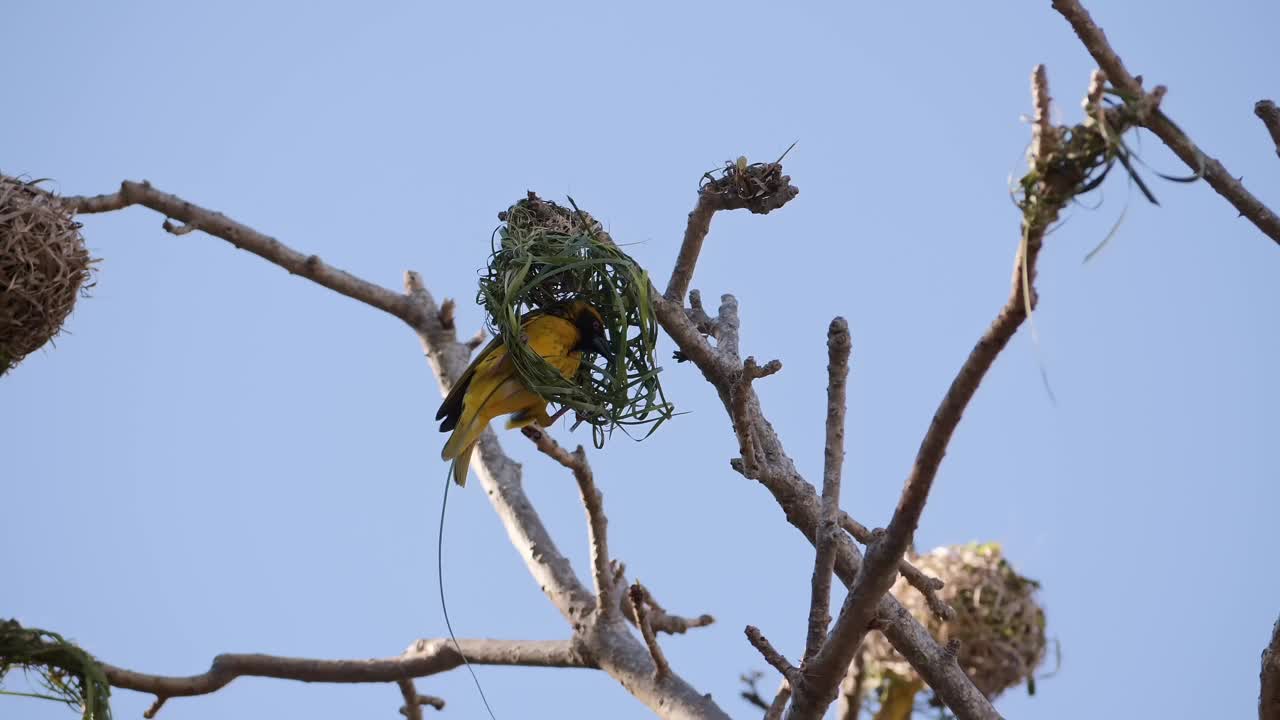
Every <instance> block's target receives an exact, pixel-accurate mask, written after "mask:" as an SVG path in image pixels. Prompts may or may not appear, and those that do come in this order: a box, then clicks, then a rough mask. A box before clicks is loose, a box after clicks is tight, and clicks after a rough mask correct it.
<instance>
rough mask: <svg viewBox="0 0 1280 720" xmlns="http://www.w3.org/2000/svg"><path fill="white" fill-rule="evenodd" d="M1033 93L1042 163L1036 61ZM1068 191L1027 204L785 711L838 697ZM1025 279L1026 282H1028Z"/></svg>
mask: <svg viewBox="0 0 1280 720" xmlns="http://www.w3.org/2000/svg"><path fill="white" fill-rule="evenodd" d="M1032 98H1033V103H1034V105H1035V107H1036V115H1037V129H1036V130H1035V131H1034V132H1035V135H1036V142H1035V143H1034V145H1033V157H1032V158H1031V163H1032V167H1043V166H1045V165H1046V164H1047V163H1048V162H1049V157H1050V155H1051V154H1052V153H1053V152H1054V151H1055V150H1056V147H1057V142H1056V133H1055V132H1054V130H1053V129H1052V128H1051V127H1048V126H1047V125H1048V123H1047V117H1048V113H1049V88H1048V81H1047V79H1046V77H1045V73H1044V68H1043V66H1037V67H1036V69H1035V72H1034V73H1033V74H1032ZM1041 121H1043V127H1042V122H1041ZM1069 199H1070V197H1069V196H1060V195H1056V194H1051V193H1049V191H1048V190H1046V195H1045V197H1044V198H1043V199H1042V202H1041V203H1040V204H1037V205H1036V206H1035V208H1034V211H1031V210H1028V211H1027V215H1026V216H1025V217H1024V219H1023V228H1022V237H1023V242H1022V243H1021V244H1020V245H1019V247H1018V253H1017V256H1016V258H1015V261H1014V273H1013V283H1012V285H1013V289H1012V292H1011V293H1010V294H1009V298H1008V300H1006V301H1005V304H1004V307H1002V308H1001V309H1000V312H999V313H998V314H997V315H996V319H995V321H994V322H992V324H991V327H990V328H988V329H987V332H986V333H984V334H983V336H982V337H981V338H980V339H979V340H978V344H977V345H975V346H974V348H973V350H972V351H970V353H969V357H968V358H967V359H966V360H965V362H964V365H962V366H961V368H960V372H959V373H957V374H956V377H955V379H954V380H952V382H951V387H950V388H948V389H947V394H946V395H945V396H944V397H943V398H942V403H941V404H940V405H939V406H938V410H937V411H936V412H935V413H934V416H933V421H932V422H931V423H930V424H929V430H928V432H926V433H925V436H924V440H923V441H922V442H921V443H920V449H919V450H918V451H917V452H916V460H915V464H914V466H913V467H912V469H911V474H910V475H909V476H908V477H907V482H906V486H905V487H903V489H902V496H901V497H900V498H899V500H898V507H897V508H896V509H895V510H894V512H893V517H892V519H890V521H889V527H888V529H887V530H886V531H885V532H884V534H883V536H881V537H880V538H874V537H873V539H872V541H871V542H870V543H869V544H868V545H867V555H866V558H865V559H864V560H863V563H862V566H861V567H860V568H859V570H858V576H857V578H856V579H855V580H854V583H853V585H852V586H851V587H850V588H849V593H848V595H846V596H845V601H844V605H843V606H842V607H841V608H840V614H839V615H838V616H837V617H836V620H835V623H833V624H832V627H831V634H830V636H829V637H828V639H827V642H826V643H824V644H823V646H822V649H821V650H819V651H818V655H817V657H815V658H814V661H813V663H812V665H811V666H809V667H807V668H806V673H805V674H804V676H803V677H802V678H801V680H800V682H799V684H797V685H796V686H795V688H794V693H793V695H792V699H791V711H790V713H788V718H791V720H801V719H803V718H816V717H819V716H821V714H822V713H823V712H824V711H825V710H826V708H827V706H829V705H830V704H831V703H832V702H833V701H834V700H835V698H836V692H837V688H838V686H839V683H840V680H841V679H842V678H843V677H844V676H845V674H846V673H847V672H848V668H849V664H850V663H851V662H852V661H853V657H854V654H855V653H856V652H857V651H858V648H859V647H860V646H861V644H862V638H863V637H865V635H866V633H867V630H868V628H869V626H870V623H871V621H872V619H873V618H874V617H875V615H876V612H877V608H878V606H879V605H880V601H881V599H882V598H883V597H885V595H886V594H887V593H888V592H889V589H890V588H891V587H893V583H894V580H896V579H897V574H898V572H897V571H898V565H899V563H900V562H901V560H902V557H903V554H904V553H905V552H906V551H907V549H908V548H909V547H910V546H911V540H912V538H913V536H914V535H915V531H916V527H917V526H918V525H919V524H920V516H921V514H922V513H923V512H924V506H925V503H926V502H928V499H929V491H930V490H931V489H932V488H933V480H934V478H935V477H936V476H937V474H938V468H939V467H940V466H941V465H942V458H943V456H944V455H945V454H946V451H947V445H948V444H950V442H951V436H952V435H953V434H954V432H955V429H956V427H957V426H958V425H959V424H960V418H961V417H962V416H963V415H964V410H965V408H966V407H968V405H969V401H970V400H972V399H973V395H974V393H976V392H977V390H978V386H979V385H980V384H981V383H982V379H983V378H984V377H985V376H986V374H987V371H988V370H990V369H991V365H992V364H993V363H994V362H995V359H996V357H997V356H998V355H999V354H1000V351H1001V350H1003V349H1004V348H1005V346H1006V345H1008V343H1009V340H1010V339H1012V338H1013V335H1014V333H1015V332H1017V330H1018V328H1019V327H1020V326H1021V325H1022V323H1023V321H1024V320H1026V318H1027V311H1028V309H1030V308H1033V307H1034V306H1035V304H1036V294H1035V289H1034V282H1035V276H1036V273H1035V265H1036V259H1037V258H1038V257H1039V254H1040V248H1041V245H1042V244H1043V239H1044V233H1045V231H1046V230H1047V229H1048V228H1049V226H1050V225H1052V224H1053V222H1054V221H1055V220H1056V219H1057V217H1058V213H1059V211H1060V210H1061V209H1062V206H1063V205H1065V203H1066V202H1067V201H1068V200H1069ZM1024 281H1025V282H1026V283H1027V284H1026V285H1025V286H1024ZM1024 293H1025V295H1024Z"/></svg>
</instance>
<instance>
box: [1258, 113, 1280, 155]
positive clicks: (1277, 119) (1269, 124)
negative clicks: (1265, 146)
mask: <svg viewBox="0 0 1280 720" xmlns="http://www.w3.org/2000/svg"><path fill="white" fill-rule="evenodd" d="M1253 114H1254V115H1257V116H1258V119H1259V120H1261V121H1262V124H1263V125H1264V126H1265V127H1266V128H1267V132H1268V133H1270V134H1271V142H1272V143H1273V144H1274V145H1275V146H1276V155H1277V156H1280V108H1277V107H1276V104H1275V103H1274V102H1272V101H1270V100H1259V101H1258V103H1257V104H1256V105H1254V106H1253Z"/></svg>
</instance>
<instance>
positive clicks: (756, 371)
mask: <svg viewBox="0 0 1280 720" xmlns="http://www.w3.org/2000/svg"><path fill="white" fill-rule="evenodd" d="M781 369H782V362H781V361H779V360H770V361H769V362H767V363H765V365H764V367H761V366H760V365H757V364H756V359H755V358H754V357H749V358H747V359H746V360H745V361H744V362H743V363H742V370H741V371H740V372H739V373H738V379H737V381H736V382H735V383H734V384H733V387H732V389H731V390H730V391H729V397H730V398H731V411H730V416H731V417H732V419H733V431H734V432H735V433H736V434H737V436H738V452H739V453H740V454H741V455H742V464H743V466H744V467H746V468H747V472H749V473H750V472H754V471H755V467H756V451H755V440H753V439H752V437H751V426H752V420H751V414H750V412H749V410H748V406H747V402H748V400H749V399H750V397H751V383H752V382H753V381H755V380H759V379H760V378H762V377H768V376H769V375H773V374H774V373H776V372H778V371H779V370H781ZM748 477H750V475H748Z"/></svg>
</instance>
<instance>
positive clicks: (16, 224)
mask: <svg viewBox="0 0 1280 720" xmlns="http://www.w3.org/2000/svg"><path fill="white" fill-rule="evenodd" d="M92 263H93V260H92V259H91V258H90V257H89V252H88V251H87V250H85V247H84V240H83V239H82V238H81V237H80V224H79V223H77V222H76V221H75V217H74V213H73V212H72V211H71V210H69V209H68V208H67V207H65V206H64V205H63V204H62V203H61V202H59V201H58V199H57V198H55V197H53V196H52V195H50V194H48V193H46V192H44V191H43V190H40V189H39V188H37V187H36V184H35V183H34V182H24V181H22V180H18V179H16V178H11V177H8V176H6V175H0V375H3V374H4V373H5V372H6V371H8V370H9V369H10V368H12V367H13V366H14V365H16V364H17V363H18V362H20V361H21V360H22V359H23V358H24V357H26V356H27V355H29V354H31V353H32V352H35V351H36V350H37V349H39V348H40V347H41V346H43V345H44V344H45V343H47V342H49V341H50V340H52V339H53V338H54V336H56V335H57V334H58V332H59V331H60V330H61V329H62V324H63V322H65V321H66V319H67V316H68V315H70V314H71V310H72V308H74V307H75V304H76V299H77V298H78V297H79V296H80V295H81V293H82V292H83V291H85V290H86V289H88V287H89V286H90V270H91V267H92Z"/></svg>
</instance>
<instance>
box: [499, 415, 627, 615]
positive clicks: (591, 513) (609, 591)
mask: <svg viewBox="0 0 1280 720" xmlns="http://www.w3.org/2000/svg"><path fill="white" fill-rule="evenodd" d="M521 432H523V433H524V436H525V437H527V438H529V439H530V440H532V441H533V444H534V446H535V447H537V448H538V450H539V452H541V453H543V454H544V455H546V456H548V457H550V458H551V459H552V460H555V461H556V462H558V463H560V464H561V465H563V466H564V467H566V468H568V469H569V470H570V471H571V472H572V473H573V478H574V479H575V480H577V481H578V491H579V492H580V493H581V495H582V505H583V507H585V508H586V511H587V537H588V542H589V546H590V548H591V568H592V579H593V581H594V583H595V590H596V607H598V608H600V612H602V613H606V614H612V613H615V612H617V608H618V602H617V601H616V600H615V599H614V597H613V585H614V584H613V573H612V572H611V571H610V570H609V540H608V532H607V528H608V525H609V519H608V517H607V516H606V515H605V514H604V498H603V497H602V496H601V494H600V491H599V490H598V489H596V484H595V478H594V476H593V475H592V473H591V466H590V465H588V464H587V453H586V451H585V450H583V449H582V446H581V445H579V446H578V449H577V450H574V451H573V452H572V453H570V452H568V451H567V450H565V449H564V448H562V447H560V444H559V443H557V442H556V441H555V440H554V439H552V437H551V436H550V435H548V434H547V433H546V432H544V431H543V430H542V429H541V428H536V427H533V426H529V427H525V428H523V429H522V431H521Z"/></svg>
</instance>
